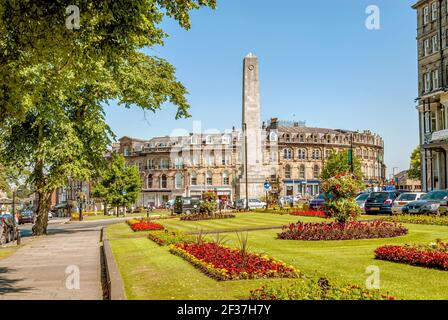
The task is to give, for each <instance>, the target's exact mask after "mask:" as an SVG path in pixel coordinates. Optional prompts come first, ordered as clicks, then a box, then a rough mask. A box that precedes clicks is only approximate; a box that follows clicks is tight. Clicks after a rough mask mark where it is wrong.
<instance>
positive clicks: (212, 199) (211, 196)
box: [199, 192, 218, 215]
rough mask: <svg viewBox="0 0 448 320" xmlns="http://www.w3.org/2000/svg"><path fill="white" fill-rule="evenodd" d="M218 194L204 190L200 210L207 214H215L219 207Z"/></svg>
mask: <svg viewBox="0 0 448 320" xmlns="http://www.w3.org/2000/svg"><path fill="white" fill-rule="evenodd" d="M216 200H218V195H217V194H216V193H214V192H204V193H203V194H202V201H201V203H200V204H199V211H200V212H201V213H205V214H209V215H211V214H213V213H214V212H215V211H216V210H217V209H218V204H217V203H216Z"/></svg>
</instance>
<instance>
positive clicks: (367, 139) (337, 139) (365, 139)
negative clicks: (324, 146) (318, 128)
mask: <svg viewBox="0 0 448 320" xmlns="http://www.w3.org/2000/svg"><path fill="white" fill-rule="evenodd" d="M272 134H275V133H274V132H271V135H272ZM275 137H276V135H275ZM282 138H283V139H284V140H285V141H286V142H294V141H298V142H303V143H304V142H314V143H319V142H320V143H345V144H347V143H349V142H350V139H349V137H347V136H334V137H333V138H332V137H331V135H329V134H325V135H323V136H322V137H321V138H319V135H317V134H312V135H310V136H308V137H307V136H306V135H305V134H303V133H301V134H297V135H294V134H289V133H285V134H283V136H282ZM270 141H273V140H272V137H271V136H270ZM353 141H354V142H361V143H374V144H380V142H381V141H380V140H379V139H378V140H377V139H375V138H374V137H372V136H365V135H356V134H355V135H354V136H353Z"/></svg>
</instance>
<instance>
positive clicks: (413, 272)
mask: <svg viewBox="0 0 448 320" xmlns="http://www.w3.org/2000/svg"><path fill="white" fill-rule="evenodd" d="M257 218H258V222H257V221H256V219H257ZM291 219H292V220H291ZM298 219H300V220H302V221H312V220H315V219H316V218H307V217H295V216H286V215H283V216H281V215H271V214H241V215H238V217H237V218H235V219H229V220H214V221H200V222H189V221H178V220H166V221H162V223H163V224H165V225H166V226H167V227H170V228H171V229H176V230H184V231H189V230H192V231H194V230H196V229H197V228H198V226H200V227H201V228H204V230H206V229H207V230H211V229H213V225H215V228H216V229H218V230H222V229H229V228H235V229H237V228H243V227H247V226H251V227H253V226H254V225H255V226H267V225H269V224H278V223H279V222H280V224H281V222H282V221H284V222H291V221H297V220H298ZM230 220H232V221H230ZM406 227H408V229H409V231H410V233H409V235H407V236H403V237H398V238H393V239H378V240H354V241H319V242H312V241H293V240H277V239H276V233H277V232H278V231H279V230H264V231H252V232H249V233H248V234H249V247H250V249H251V250H252V251H257V252H264V253H267V254H268V255H270V256H273V257H275V258H278V259H281V260H283V261H285V262H287V263H289V264H292V265H294V266H295V267H297V268H298V269H299V270H301V271H302V272H304V273H305V274H306V275H310V276H328V277H329V278H331V279H335V280H338V281H344V282H351V283H356V284H359V285H364V283H365V280H366V279H367V276H368V275H367V274H365V270H366V268H367V267H368V266H370V265H375V266H378V267H379V268H380V281H381V289H382V290H385V291H390V294H392V295H393V296H395V297H396V298H397V299H446V297H448V272H446V271H438V270H432V269H426V268H422V267H413V266H408V265H404V264H397V263H392V262H386V261H379V260H375V259H374V258H373V250H374V249H375V248H377V247H378V246H380V245H383V244H405V243H429V242H432V241H434V240H435V239H437V238H440V239H443V240H445V241H448V227H446V226H429V225H415V224H409V225H406ZM146 234H147V233H143V234H142V236H144V235H146ZM107 235H108V237H109V238H114V239H115V240H111V242H110V243H111V246H112V250H113V252H114V255H115V258H116V260H117V263H118V265H119V269H120V272H121V274H122V277H123V281H124V284H125V289H126V293H127V296H128V298H129V299H244V298H247V296H248V293H249V290H250V289H255V288H257V287H259V286H260V285H261V284H263V283H267V282H282V283H286V282H289V281H294V280H285V279H283V280H282V279H276V280H241V281H223V282H218V281H215V280H213V279H210V278H209V277H207V276H205V275H203V274H202V273H201V272H200V271H198V270H197V269H195V268H194V267H193V266H191V265H190V264H189V263H188V262H186V261H184V260H183V259H181V258H179V257H177V256H174V255H171V254H170V253H169V252H168V248H167V247H159V246H158V245H157V244H155V243H153V242H152V241H150V240H149V239H146V238H145V237H142V238H130V237H135V236H136V234H135V233H134V232H133V231H131V229H130V228H129V227H128V226H127V225H125V224H119V225H113V226H109V227H108V228H107ZM225 236H226V239H227V240H228V241H229V242H228V243H229V244H231V245H235V244H236V243H237V236H236V234H235V233H226V234H225ZM210 237H212V236H210ZM119 238H121V240H120V239H119Z"/></svg>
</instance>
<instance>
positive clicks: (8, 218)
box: [0, 213, 18, 245]
mask: <svg viewBox="0 0 448 320" xmlns="http://www.w3.org/2000/svg"><path fill="white" fill-rule="evenodd" d="M17 233H18V228H17V224H16V221H15V220H14V217H13V215H12V214H9V213H3V214H2V215H1V216H0V245H4V244H6V243H8V242H11V241H14V240H15V239H17Z"/></svg>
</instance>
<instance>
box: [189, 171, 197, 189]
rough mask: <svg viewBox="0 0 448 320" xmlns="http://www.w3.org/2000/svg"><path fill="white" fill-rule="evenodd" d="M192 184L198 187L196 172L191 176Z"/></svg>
mask: <svg viewBox="0 0 448 320" xmlns="http://www.w3.org/2000/svg"><path fill="white" fill-rule="evenodd" d="M190 184H191V185H192V186H196V185H197V184H198V175H197V173H196V172H192V173H191V174H190Z"/></svg>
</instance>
